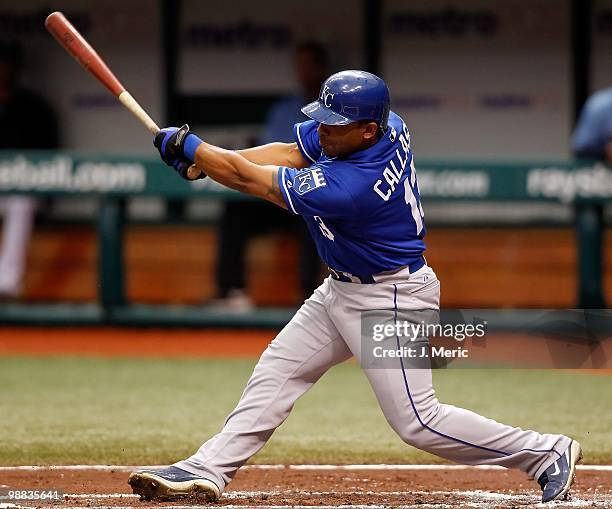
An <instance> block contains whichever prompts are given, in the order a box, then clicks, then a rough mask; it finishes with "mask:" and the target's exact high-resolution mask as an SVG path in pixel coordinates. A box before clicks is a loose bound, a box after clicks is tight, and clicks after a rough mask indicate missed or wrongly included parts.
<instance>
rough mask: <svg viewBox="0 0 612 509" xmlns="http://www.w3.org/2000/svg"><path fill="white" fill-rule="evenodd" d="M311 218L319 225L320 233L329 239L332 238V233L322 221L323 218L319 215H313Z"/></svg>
mask: <svg viewBox="0 0 612 509" xmlns="http://www.w3.org/2000/svg"><path fill="white" fill-rule="evenodd" d="M313 219H314V220H315V221H316V222H317V224H318V225H319V230H321V233H322V234H323V236H324V237H327V238H328V239H329V240H334V234H333V233H332V232H331V231H330V229H329V228H328V227H327V225H326V224H325V223H324V222H323V219H321V218H320V217H319V216H313Z"/></svg>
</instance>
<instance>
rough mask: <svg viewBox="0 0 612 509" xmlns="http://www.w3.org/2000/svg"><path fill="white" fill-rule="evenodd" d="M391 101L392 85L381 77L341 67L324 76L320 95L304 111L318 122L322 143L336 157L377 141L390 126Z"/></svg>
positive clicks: (329, 154)
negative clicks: (389, 86) (390, 89)
mask: <svg viewBox="0 0 612 509" xmlns="http://www.w3.org/2000/svg"><path fill="white" fill-rule="evenodd" d="M389 103H390V100H389V89H388V88H387V85H386V84H385V82H384V81H383V80H382V79H381V78H379V77H378V76H376V75H374V74H371V73H369V72H365V71H341V72H338V73H336V74H332V75H331V76H330V77H329V78H327V79H326V80H325V82H324V83H323V85H322V87H321V92H320V94H319V98H318V99H317V100H316V101H314V102H311V103H310V104H307V105H306V106H304V107H303V108H302V112H303V113H304V114H305V115H306V116H308V117H310V118H312V119H313V120H316V121H317V122H319V124H320V125H319V138H320V140H321V147H322V148H323V151H324V152H325V153H326V154H327V155H328V156H331V157H335V156H342V155H346V154H349V153H351V152H355V151H357V150H361V149H363V148H365V147H367V146H369V145H371V144H373V143H375V142H376V141H377V140H378V137H379V135H380V132H384V131H385V130H386V129H387V122H388V120H389Z"/></svg>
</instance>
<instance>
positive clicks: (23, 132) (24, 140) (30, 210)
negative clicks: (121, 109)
mask: <svg viewBox="0 0 612 509" xmlns="http://www.w3.org/2000/svg"><path fill="white" fill-rule="evenodd" d="M22 64H23V56H22V51H21V48H20V47H19V46H18V45H17V44H15V43H11V42H0V149H6V150H21V149H25V150H28V149H55V148H57V146H58V137H59V136H58V127H57V120H56V117H55V113H54V112H53V110H52V109H51V107H50V106H49V105H48V104H47V103H46V102H45V101H44V100H43V99H42V98H41V97H40V96H38V95H37V94H35V93H34V92H31V91H29V90H26V89H24V88H22V87H21V86H20V84H19V75H20V71H21V69H22ZM35 208H36V201H35V200H34V198H32V197H29V196H18V195H9V196H7V195H0V217H2V218H3V222H2V223H3V224H2V238H1V241H0V242H1V244H0V298H3V299H14V298H18V297H19V296H20V295H21V291H22V284H23V276H24V272H25V263H26V257H27V249H28V241H29V238H30V232H31V230H32V224H33V221H34V213H35Z"/></svg>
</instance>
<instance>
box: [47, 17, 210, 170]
mask: <svg viewBox="0 0 612 509" xmlns="http://www.w3.org/2000/svg"><path fill="white" fill-rule="evenodd" d="M45 27H46V28H47V30H48V31H49V32H50V33H51V35H53V37H55V39H56V40H57V42H58V43H59V44H60V46H62V47H63V48H64V49H65V50H66V51H67V52H68V53H69V54H70V55H72V57H73V58H74V59H75V60H76V61H77V62H78V63H79V64H81V65H82V66H83V67H84V68H85V70H87V71H89V72H90V73H91V74H92V75H93V76H94V77H95V78H96V79H97V80H98V81H99V82H100V83H102V85H104V86H105V87H106V88H107V89H108V90H110V92H111V93H112V94H113V95H114V96H115V97H116V98H117V99H118V100H119V102H120V103H121V104H123V106H125V107H126V108H127V109H128V111H130V112H131V113H132V114H133V115H134V116H135V117H136V118H137V119H138V120H140V122H142V124H143V125H144V126H145V127H146V128H147V129H148V130H149V131H150V132H151V133H152V134H156V133H157V132H159V127H158V126H157V124H156V123H155V122H154V121H153V119H152V118H151V117H150V116H149V114H148V113H147V112H146V111H145V110H144V109H143V108H142V106H140V104H138V102H137V101H136V99H134V98H133V97H132V95H131V94H130V93H129V92H128V91H127V90H126V89H125V87H124V86H123V85H122V84H121V82H120V81H119V80H118V79H117V77H116V76H115V75H114V74H113V72H112V71H111V70H110V69H109V68H108V66H107V65H106V63H105V62H104V60H102V58H101V57H100V55H98V53H96V51H95V50H94V49H93V48H92V47H91V46H90V45H89V43H88V42H87V41H86V40H85V38H84V37H83V36H82V35H81V34H80V33H79V32H78V30H77V29H76V28H74V26H73V25H72V23H70V21H68V20H67V19H66V16H64V15H63V14H62V13H61V12H59V11H56V12H53V13H51V14H49V16H47V19H46V20H45ZM199 175H200V170H198V169H197V168H196V166H195V165H192V166H190V167H189V170H188V172H187V176H188V177H189V178H190V179H192V180H193V179H196V178H198V177H199Z"/></svg>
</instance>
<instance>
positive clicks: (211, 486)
mask: <svg viewBox="0 0 612 509" xmlns="http://www.w3.org/2000/svg"><path fill="white" fill-rule="evenodd" d="M128 484H129V485H130V486H131V487H132V491H133V492H134V493H135V494H136V495H140V499H141V500H153V499H158V500H176V499H179V498H187V497H190V498H196V499H204V500H205V501H206V502H215V501H217V500H218V499H219V497H220V496H221V492H220V490H219V487H218V486H217V485H216V484H215V483H214V482H212V481H209V480H208V479H204V478H203V477H199V476H197V475H195V474H191V473H189V472H186V471H185V470H182V469H180V468H177V467H168V468H163V469H160V470H139V471H137V472H132V474H131V475H130V478H129V479H128Z"/></svg>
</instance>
